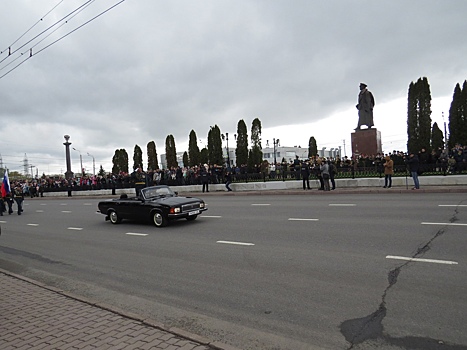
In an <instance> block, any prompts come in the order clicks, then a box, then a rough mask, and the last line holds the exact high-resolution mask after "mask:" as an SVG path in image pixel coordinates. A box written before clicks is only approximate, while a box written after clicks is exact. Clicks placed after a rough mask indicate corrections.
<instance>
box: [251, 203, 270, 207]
mask: <svg viewBox="0 0 467 350" xmlns="http://www.w3.org/2000/svg"><path fill="white" fill-rule="evenodd" d="M251 205H255V206H257V207H261V206H264V207H266V206H268V205H271V204H270V203H256V204H255V203H253V204H251Z"/></svg>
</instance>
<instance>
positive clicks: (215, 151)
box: [208, 125, 224, 164]
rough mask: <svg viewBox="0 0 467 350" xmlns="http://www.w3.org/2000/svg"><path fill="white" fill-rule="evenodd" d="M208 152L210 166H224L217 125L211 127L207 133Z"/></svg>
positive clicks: (219, 132)
mask: <svg viewBox="0 0 467 350" xmlns="http://www.w3.org/2000/svg"><path fill="white" fill-rule="evenodd" d="M208 152H209V163H210V164H224V157H223V155H222V140H221V131H220V129H219V127H218V126H217V125H214V126H212V127H211V129H210V130H209V133H208Z"/></svg>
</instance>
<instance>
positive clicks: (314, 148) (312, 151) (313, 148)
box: [308, 136, 318, 158]
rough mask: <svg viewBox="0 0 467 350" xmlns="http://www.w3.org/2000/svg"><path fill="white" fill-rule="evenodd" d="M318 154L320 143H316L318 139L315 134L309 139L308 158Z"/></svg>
mask: <svg viewBox="0 0 467 350" xmlns="http://www.w3.org/2000/svg"><path fill="white" fill-rule="evenodd" d="M317 154H318V145H317V144H316V140H315V138H314V136H311V137H310V140H309V141H308V158H311V157H314V156H316V155H317Z"/></svg>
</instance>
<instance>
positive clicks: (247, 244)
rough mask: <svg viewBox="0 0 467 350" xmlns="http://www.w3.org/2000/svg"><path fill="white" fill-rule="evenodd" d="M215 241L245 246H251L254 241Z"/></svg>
mask: <svg viewBox="0 0 467 350" xmlns="http://www.w3.org/2000/svg"><path fill="white" fill-rule="evenodd" d="M216 243H220V244H232V245H245V246H253V245H255V244H254V243H245V242H232V241H217V242H216Z"/></svg>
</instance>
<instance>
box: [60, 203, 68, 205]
mask: <svg viewBox="0 0 467 350" xmlns="http://www.w3.org/2000/svg"><path fill="white" fill-rule="evenodd" d="M60 205H68V204H67V203H60Z"/></svg>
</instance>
